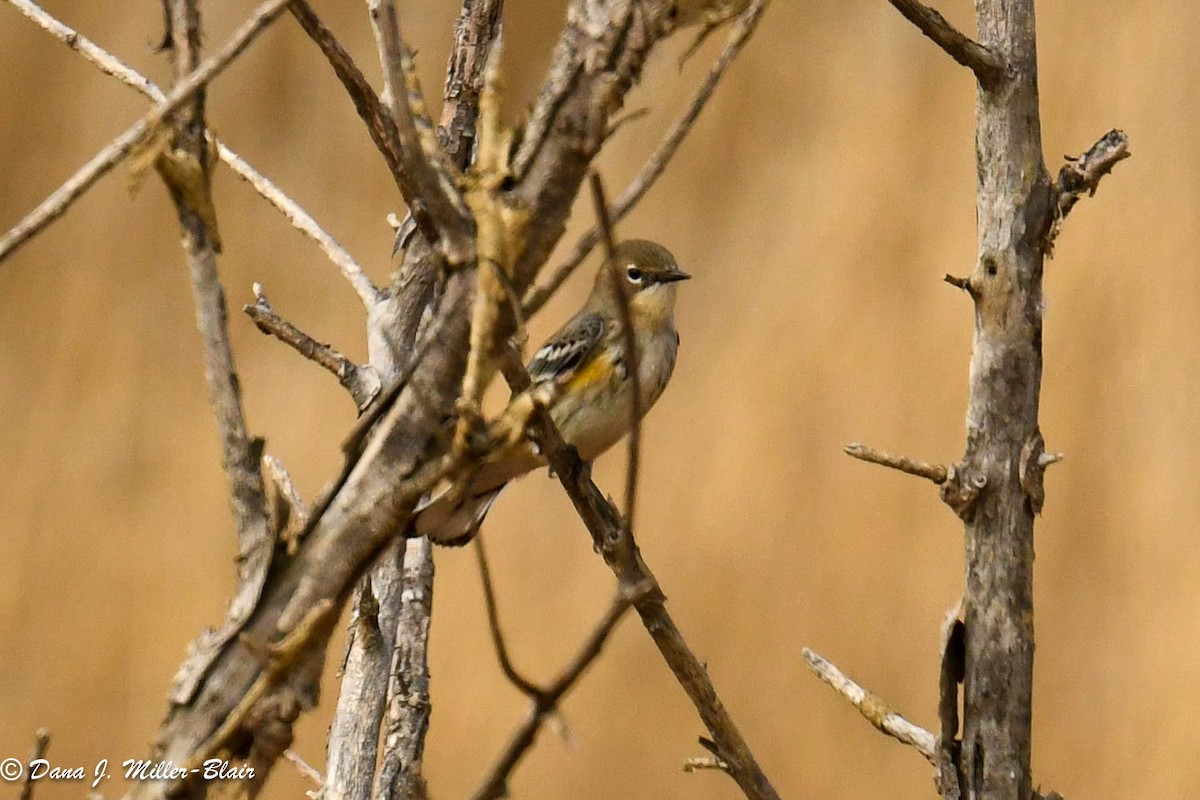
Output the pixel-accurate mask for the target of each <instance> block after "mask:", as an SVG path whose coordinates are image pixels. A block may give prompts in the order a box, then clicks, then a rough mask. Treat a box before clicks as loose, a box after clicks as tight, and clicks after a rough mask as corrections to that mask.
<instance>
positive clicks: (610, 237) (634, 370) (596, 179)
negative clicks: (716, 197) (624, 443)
mask: <svg viewBox="0 0 1200 800" xmlns="http://www.w3.org/2000/svg"><path fill="white" fill-rule="evenodd" d="M591 187H592V205H593V206H594V207H595V209H596V221H597V227H598V228H599V229H600V238H601V240H602V241H603V242H604V263H605V268H606V269H607V270H608V277H609V280H610V281H611V282H612V288H613V296H614V297H615V298H616V299H617V313H618V314H619V315H620V318H621V335H622V338H623V339H624V340H625V356H626V362H625V363H626V365H627V369H628V372H629V384H630V394H631V396H632V398H631V399H632V401H631V402H630V404H629V413H630V416H631V419H630V421H629V460H628V461H627V463H626V465H625V515H624V527H625V531H626V533H627V534H628V532H629V531H632V530H633V512H634V509H635V507H636V505H637V484H638V462H639V460H640V459H639V456H640V452H641V441H642V375H641V373H642V359H641V353H639V352H638V341H637V332H636V331H634V329H633V314H632V313H631V312H630V308H629V302H630V297H629V295H630V291H629V288H628V287H627V286H626V285H625V278H624V276H623V275H621V272H620V269H621V268H620V266H619V265H618V264H617V242H616V238H615V235H614V233H613V222H612V218H611V217H610V216H609V213H608V200H606V199H605V196H604V183H603V182H602V181H601V180H600V175H599V173H596V172H593V173H592V175H591Z"/></svg>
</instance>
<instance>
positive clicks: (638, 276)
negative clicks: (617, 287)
mask: <svg viewBox="0 0 1200 800" xmlns="http://www.w3.org/2000/svg"><path fill="white" fill-rule="evenodd" d="M625 276H626V277H627V278H629V282H630V283H641V282H642V271H641V270H640V269H638V268H637V267H629V268H628V269H626V270H625Z"/></svg>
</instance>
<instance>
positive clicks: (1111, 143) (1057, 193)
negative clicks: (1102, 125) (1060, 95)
mask: <svg viewBox="0 0 1200 800" xmlns="http://www.w3.org/2000/svg"><path fill="white" fill-rule="evenodd" d="M1130 155H1131V153H1130V152H1129V137H1128V136H1126V135H1125V132H1124V131H1121V130H1116V129H1114V130H1111V131H1109V132H1108V133H1106V134H1104V135H1103V136H1101V137H1100V139H1099V140H1098V141H1097V142H1096V143H1095V144H1094V145H1092V146H1091V147H1089V148H1088V149H1087V152H1086V153H1084V154H1083V155H1081V156H1079V157H1077V158H1072V157H1071V156H1065V158H1066V161H1067V163H1066V164H1065V165H1063V168H1062V169H1060V170H1059V171H1058V180H1056V181H1055V182H1054V183H1053V184H1052V185H1051V186H1050V192H1051V194H1052V196H1053V202H1054V215H1053V219H1052V221H1051V223H1050V228H1049V230H1047V232H1046V240H1045V241H1046V252H1047V254H1049V253H1050V252H1051V250H1052V249H1053V247H1054V240H1055V239H1056V238H1057V237H1058V234H1059V232H1060V231H1061V230H1062V223H1063V220H1064V219H1066V217H1067V214H1070V213H1071V209H1072V208H1074V207H1075V204H1076V203H1078V202H1079V199H1080V198H1081V197H1083V195H1084V193H1086V194H1087V196H1088V197H1092V196H1093V195H1095V194H1096V189H1097V187H1098V186H1099V185H1100V179H1101V178H1103V177H1104V176H1105V175H1107V174H1108V173H1110V172H1112V170H1113V167H1115V166H1116V165H1117V164H1118V163H1120V162H1121V161H1124V160H1125V159H1127V158H1129V156H1130Z"/></svg>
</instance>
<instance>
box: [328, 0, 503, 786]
mask: <svg viewBox="0 0 1200 800" xmlns="http://www.w3.org/2000/svg"><path fill="white" fill-rule="evenodd" d="M500 8H501V2H500V0H465V2H464V3H463V7H462V11H461V13H460V15H459V19H458V23H457V24H456V25H455V35H454V46H453V48H452V51H451V56H450V66H449V68H448V75H447V78H446V88H445V93H444V100H445V102H444V104H443V108H442V123H443V124H442V131H441V136H442V142H443V143H444V144H445V146H446V148H447V150H448V151H449V152H450V153H451V154H452V155H451V157H452V159H453V160H454V162H455V164H456V165H457V166H458V167H459V168H465V167H466V166H467V163H468V161H469V159H470V154H471V150H472V147H471V142H472V141H473V138H474V128H475V118H476V110H477V106H478V100H479V90H480V86H481V84H482V74H483V64H484V63H485V62H486V60H487V56H488V53H489V52H490V51H491V44H492V42H493V40H494V38H495V36H496V35H497V34H498V32H499V24H500ZM309 23H310V25H311V24H312V20H309ZM314 30H316V28H314ZM330 38H331V37H330ZM334 44H336V43H334ZM368 94H369V98H368V101H369V100H374V99H375V98H374V95H373V93H368ZM376 102H377V101H376ZM385 119H386V118H385ZM386 121H388V122H390V119H386ZM393 218H394V215H393ZM389 222H391V220H389ZM393 227H395V228H396V229H397V231H398V232H397V242H398V243H401V242H404V241H405V240H406V239H407V238H409V236H411V234H412V233H413V232H416V230H417V229H416V223H415V218H414V217H413V216H412V215H411V213H410V214H409V215H408V216H407V217H406V218H405V221H404V222H403V223H401V222H400V221H399V220H396V221H395V223H394V225H393ZM404 230H407V231H409V233H408V234H407V235H406V234H405V233H404ZM393 255H394V253H393ZM433 256H434V254H433V253H432V252H431V251H430V248H429V247H428V245H427V244H426V243H425V240H424V238H421V239H420V240H419V244H418V246H416V247H412V248H410V249H408V250H407V251H406V252H405V260H404V264H403V265H402V267H401V269H400V270H398V272H397V278H396V281H395V283H394V285H393V291H391V292H389V293H388V294H387V296H386V297H385V298H384V300H383V302H381V303H379V304H378V305H376V306H375V307H373V308H372V310H371V312H370V313H369V314H368V341H369V342H370V344H371V347H370V352H371V367H372V368H373V369H375V370H376V371H378V372H380V373H381V374H382V375H384V376H386V377H387V378H388V380H389V381H391V380H394V381H395V386H396V387H397V388H396V389H395V391H399V387H402V386H403V385H404V384H405V383H406V382H407V381H408V376H409V375H411V373H412V371H413V370H414V369H415V368H416V364H418V363H419V362H420V359H421V358H422V357H423V356H424V353H425V352H426V351H427V348H428V347H429V346H430V345H431V344H432V342H433V339H432V337H427V338H426V340H425V341H424V342H423V343H422V344H421V345H419V346H418V345H417V344H416V341H417V338H418V337H419V335H420V332H421V330H422V327H423V326H422V320H423V319H425V318H427V317H426V314H425V312H426V308H427V306H428V305H429V304H430V302H431V301H432V299H433V296H434V294H435V292H436V288H437V285H438V283H439V282H440V278H441V263H440V259H439V258H435V257H433ZM389 395H391V391H389ZM391 399H394V396H392V397H391ZM386 402H391V400H390V399H389V400H387V401H386ZM383 405H384V404H383V403H380V404H379V406H378V407H379V408H382V407H383ZM370 416H374V415H370ZM391 547H393V548H395V547H403V545H401V544H394V545H391ZM399 552H401V553H404V552H406V551H405V550H404V549H402V550H400V551H399ZM413 558H414V559H417V562H416V563H414V565H413V566H414V569H412V570H408V571H407V574H406V571H405V570H404V558H403V557H400V558H397V557H393V556H391V555H390V554H389V555H385V557H384V559H383V560H382V561H381V562H380V564H379V565H378V566H377V567H376V568H375V569H374V570H373V571H372V578H371V580H373V581H375V582H376V583H379V584H383V585H385V586H400V587H402V588H401V592H400V594H398V595H397V596H387V597H383V599H382V600H381V604H382V606H383V609H382V614H383V617H384V621H381V625H382V626H383V627H384V632H385V634H386V635H387V637H388V638H389V640H390V642H391V644H390V650H389V651H388V652H387V653H384V654H378V655H375V656H374V657H373V658H365V657H364V654H362V653H360V652H358V651H359V650H360V649H362V648H364V647H365V645H366V644H367V643H366V642H365V641H361V642H360V641H359V640H357V639H353V640H352V641H351V642H350V643H349V645H348V648H347V656H346V657H347V661H351V660H356V661H358V662H360V663H370V664H372V665H373V669H372V673H371V675H370V676H369V677H368V676H366V675H365V674H364V676H363V677H362V678H361V679H359V678H352V679H350V680H347V679H345V678H344V679H343V681H342V686H341V691H340V692H339V696H338V707H337V710H336V712H335V714H334V718H333V723H332V725H331V728H330V761H331V762H333V760H334V746H335V742H337V745H336V746H337V747H339V753H338V756H337V760H338V762H339V764H338V771H339V772H342V771H344V772H346V773H348V774H352V775H355V776H357V784H356V786H355V787H354V789H353V791H348V792H347V793H346V796H347V797H367V796H370V793H371V791H372V784H374V783H376V781H375V780H374V777H375V770H376V765H377V761H378V760H379V749H380V748H379V744H380V738H381V733H382V738H383V740H384V755H383V764H382V767H381V770H380V773H379V776H378V784H379V794H380V796H381V797H382V796H383V795H385V794H386V795H389V796H390V795H391V794H393V793H396V792H400V793H401V794H406V793H415V792H418V791H421V790H423V785H424V784H423V781H422V780H421V777H420V765H421V758H420V747H421V746H422V745H423V739H422V738H419V737H416V736H412V735H401V734H402V733H403V732H404V731H406V730H417V729H423V725H425V724H427V723H426V721H427V719H428V713H429V705H428V702H427V697H426V701H425V702H418V703H416V704H413V705H408V704H406V702H405V700H406V699H407V698H405V697H404V696H403V693H402V692H401V691H400V688H401V687H400V684H399V683H394V682H391V681H389V680H388V674H389V672H390V670H391V668H392V663H393V660H394V659H404V658H407V659H410V660H411V659H412V658H413V657H414V656H415V654H416V653H417V648H418V646H420V647H421V648H423V647H424V642H425V637H426V636H427V634H428V628H429V617H428V612H429V609H430V602H431V599H432V592H433V584H432V582H431V581H426V579H425V573H426V572H429V573H430V574H431V573H432V569H433V563H432V553H431V551H430V550H429V548H428V547H422V548H420V549H417V550H414V553H413ZM406 580H413V581H416V582H418V583H419V584H420V585H419V586H418V587H417V588H419V589H420V591H421V595H422V597H424V598H425V602H424V603H412V602H409V603H407V604H405V610H404V616H403V619H404V620H405V623H404V626H403V627H402V628H401V629H400V630H397V624H396V619H397V618H399V617H400V614H401V607H400V606H401V600H400V598H401V597H410V598H411V597H413V596H414V595H412V593H407V589H406V588H403V587H404V586H405V582H406ZM363 585H364V589H363V590H360V593H359V595H358V599H356V602H360V600H361V597H362V595H363V594H365V587H366V586H368V585H369V584H368V583H367V582H364V584H363ZM381 596H382V595H381ZM422 615H424V616H423V617H422ZM388 620H390V624H389V622H388ZM406 653H407V654H408V655H405V654H406ZM385 658H386V660H385ZM416 669H417V671H418V672H419V673H420V674H427V666H426V665H425V662H424V659H423V658H420V659H418V662H417V666H416ZM380 672H382V675H381V674H380ZM368 682H369V683H370V684H371V685H367V684H368ZM380 691H382V693H383V700H382V702H376V701H375V700H374V697H375V696H376V695H377V694H378V693H379V692H380ZM389 691H390V692H391V698H390V702H389V701H388V695H387V693H388V692H389ZM385 713H387V714H388V720H387V726H386V730H385V729H384V725H383V716H384V714H385ZM362 729H366V730H367V731H370V732H372V735H371V736H370V737H361V736H357V735H355V733H354V732H355V731H359V730H362ZM346 732H349V733H346ZM367 739H369V741H367ZM342 742H344V743H345V744H346V745H347V746H346V747H343V746H342V744H341V743H342ZM331 771H332V770H331ZM385 773H386V774H385Z"/></svg>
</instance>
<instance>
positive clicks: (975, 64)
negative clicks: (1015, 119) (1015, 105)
mask: <svg viewBox="0 0 1200 800" xmlns="http://www.w3.org/2000/svg"><path fill="white" fill-rule="evenodd" d="M888 2H889V3H891V4H892V5H893V6H895V7H896V10H897V11H899V12H900V13H901V14H903V15H904V18H905V19H907V20H908V21H909V22H911V23H912V24H913V25H916V26H917V28H918V29H919V30H920V31H921V33H923V34H925V35H926V36H927V37H929V38H930V39H932V40H933V42H934V44H936V45H937V46H938V47H940V48H942V49H943V50H945V51H946V53H947V55H949V56H950V57H951V58H953V59H954V60H955V61H957V62H958V63H959V64H962V65H963V66H964V67H966V68H968V69H969V70H971V71H972V72H974V73H975V77H976V78H978V79H979V82H980V83H981V84H983V85H985V86H992V85H995V84H996V83H997V82H999V80H1000V79H1001V78H1003V77H1004V61H1003V59H1001V58H1000V56H999V55H998V54H997V53H996V52H994V51H993V50H991V49H989V48H987V47H984V46H983V45H981V44H980V43H979V42H976V41H974V40H973V39H971V37H969V36H966V35H964V34H963V33H961V32H960V31H959V30H958V29H957V28H955V27H954V26H953V25H951V24H950V23H949V22H947V21H946V18H945V17H943V16H942V15H941V14H939V13H938V12H937V11H936V10H934V9H932V8H930V7H929V6H927V5H925V4H924V3H921V2H918V0H888Z"/></svg>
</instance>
